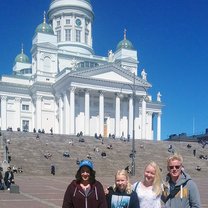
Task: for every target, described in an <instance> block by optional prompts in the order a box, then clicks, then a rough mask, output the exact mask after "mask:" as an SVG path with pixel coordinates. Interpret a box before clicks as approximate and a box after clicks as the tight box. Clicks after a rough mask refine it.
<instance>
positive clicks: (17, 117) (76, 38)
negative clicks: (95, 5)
mask: <svg viewBox="0 0 208 208" xmlns="http://www.w3.org/2000/svg"><path fill="white" fill-rule="evenodd" d="M93 18H94V14H93V11H92V6H91V4H90V1H89V0H71V1H68V0H53V1H52V2H51V4H50V7H49V11H48V19H49V23H50V24H51V25H49V24H47V23H46V19H45V17H44V21H43V23H42V24H40V25H39V26H38V27H37V29H36V32H35V35H34V37H33V40H32V49H31V56H32V63H28V60H27V56H26V55H25V54H24V53H23V50H22V53H21V54H20V55H19V56H18V57H17V58H16V59H15V60H16V63H15V65H14V67H13V72H14V74H13V75H8V76H2V77H1V81H0V98H1V105H0V123H1V129H2V130H6V129H7V128H8V127H12V129H13V130H16V129H17V128H20V129H21V130H23V129H25V130H29V131H33V129H34V128H35V129H36V130H38V129H41V130H42V129H44V130H45V132H46V133H49V131H50V129H51V127H52V128H53V132H54V133H57V134H77V133H78V132H80V131H82V132H83V133H84V135H91V136H94V134H95V133H97V134H98V135H99V134H102V135H103V136H108V135H109V134H111V135H112V134H115V136H116V137H121V136H122V135H124V136H125V137H127V136H128V135H130V137H132V134H133V131H134V132H135V138H136V139H150V140H153V139H157V140H160V139H161V114H162V106H163V105H162V103H161V100H160V99H159V101H158V100H157V101H152V99H151V96H150V95H149V94H147V91H148V89H149V88H150V87H151V84H150V83H148V81H147V79H146V77H145V79H144V78H143V77H140V76H137V71H138V63H139V61H138V58H137V51H136V50H135V49H134V48H133V46H132V44H131V42H130V41H128V40H127V39H126V33H125V34H124V40H122V41H121V42H119V44H118V46H117V50H116V51H115V52H114V53H113V52H112V51H110V52H109V55H108V57H102V56H97V55H95V54H94V51H93V47H92V45H93V42H92V24H93ZM154 123H156V125H154ZM133 124H134V127H133ZM154 128H155V129H154Z"/></svg>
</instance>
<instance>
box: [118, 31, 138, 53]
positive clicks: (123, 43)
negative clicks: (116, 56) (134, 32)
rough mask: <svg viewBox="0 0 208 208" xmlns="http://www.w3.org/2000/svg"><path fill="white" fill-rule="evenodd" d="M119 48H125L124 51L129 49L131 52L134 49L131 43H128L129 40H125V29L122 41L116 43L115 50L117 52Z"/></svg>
mask: <svg viewBox="0 0 208 208" xmlns="http://www.w3.org/2000/svg"><path fill="white" fill-rule="evenodd" d="M121 48H126V49H130V50H133V49H134V46H133V44H132V43H131V41H129V40H127V39H126V29H125V30H124V39H123V40H121V41H120V42H119V43H118V45H117V47H116V49H117V50H119V49H121Z"/></svg>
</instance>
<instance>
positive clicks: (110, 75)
mask: <svg viewBox="0 0 208 208" xmlns="http://www.w3.org/2000/svg"><path fill="white" fill-rule="evenodd" d="M72 74H73V75H75V76H81V77H84V78H85V79H92V80H100V81H108V82H115V83H117V82H119V83H122V82H123V83H128V84H133V82H134V75H133V74H132V73H131V72H130V71H128V70H127V69H124V68H122V67H120V66H119V65H118V64H113V63H109V64H105V65H101V66H98V67H93V68H90V69H83V70H79V69H77V70H76V71H74V72H72ZM135 84H138V85H143V86H147V87H150V86H151V85H150V84H149V83H148V82H147V81H145V80H143V79H141V78H140V77H135Z"/></svg>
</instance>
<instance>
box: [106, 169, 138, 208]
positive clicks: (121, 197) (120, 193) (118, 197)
mask: <svg viewBox="0 0 208 208" xmlns="http://www.w3.org/2000/svg"><path fill="white" fill-rule="evenodd" d="M106 199H107V202H108V208H140V206H139V200H138V197H137V194H136V192H134V191H133V190H132V188H131V184H130V182H129V176H128V173H127V171H126V170H119V171H117V173H116V175H115V184H114V186H113V187H109V188H108V194H107V195H106Z"/></svg>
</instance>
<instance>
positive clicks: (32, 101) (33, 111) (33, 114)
mask: <svg viewBox="0 0 208 208" xmlns="http://www.w3.org/2000/svg"><path fill="white" fill-rule="evenodd" d="M31 113H32V121H31V122H32V123H31V128H32V131H33V129H34V128H35V104H34V100H33V99H31Z"/></svg>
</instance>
